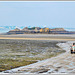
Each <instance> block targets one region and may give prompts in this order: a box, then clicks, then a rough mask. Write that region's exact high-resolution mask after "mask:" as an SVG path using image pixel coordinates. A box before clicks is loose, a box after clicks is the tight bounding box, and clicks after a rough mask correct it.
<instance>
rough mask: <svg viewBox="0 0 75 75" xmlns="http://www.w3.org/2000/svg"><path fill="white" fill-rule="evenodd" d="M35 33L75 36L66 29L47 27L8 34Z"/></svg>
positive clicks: (12, 31)
mask: <svg viewBox="0 0 75 75" xmlns="http://www.w3.org/2000/svg"><path fill="white" fill-rule="evenodd" d="M35 33H40V34H42V33H44V34H75V32H72V31H66V30H65V29H64V28H54V29H50V28H47V27H44V28H41V27H31V28H28V27H25V28H23V29H19V28H16V29H14V30H10V31H9V32H7V34H35Z"/></svg>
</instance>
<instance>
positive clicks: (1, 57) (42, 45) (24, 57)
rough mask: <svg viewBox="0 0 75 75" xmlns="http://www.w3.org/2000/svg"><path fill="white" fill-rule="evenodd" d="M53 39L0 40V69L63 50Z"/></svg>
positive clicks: (49, 56) (43, 57) (18, 65)
mask: <svg viewBox="0 0 75 75" xmlns="http://www.w3.org/2000/svg"><path fill="white" fill-rule="evenodd" d="M57 43H58V42H54V41H33V40H0V71H5V70H9V69H12V68H16V67H20V66H25V65H29V64H32V63H35V62H37V61H38V60H44V59H47V58H51V57H54V56H56V55H58V54H60V53H63V52H65V51H64V50H62V49H61V48H59V47H58V46H57V45H56V44H57Z"/></svg>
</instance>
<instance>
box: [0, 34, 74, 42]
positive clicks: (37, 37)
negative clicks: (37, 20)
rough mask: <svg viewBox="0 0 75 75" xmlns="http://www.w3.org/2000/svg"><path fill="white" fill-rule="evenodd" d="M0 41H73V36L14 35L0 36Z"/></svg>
mask: <svg viewBox="0 0 75 75" xmlns="http://www.w3.org/2000/svg"><path fill="white" fill-rule="evenodd" d="M0 39H19V40H54V41H56V40H59V41H64V40H65V41H74V40H75V34H14V35H0Z"/></svg>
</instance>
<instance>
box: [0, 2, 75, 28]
mask: <svg viewBox="0 0 75 75" xmlns="http://www.w3.org/2000/svg"><path fill="white" fill-rule="evenodd" d="M0 26H25V27H29V26H30V27H34V26H38V27H49V28H50V27H63V28H67V27H68V28H75V2H29V1H28V2H18V1H17V2H0Z"/></svg>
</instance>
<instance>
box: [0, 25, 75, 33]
mask: <svg viewBox="0 0 75 75" xmlns="http://www.w3.org/2000/svg"><path fill="white" fill-rule="evenodd" d="M24 27H25V26H18V27H17V26H0V34H1V33H6V32H8V31H10V30H13V29H15V28H19V29H23V28H24ZM52 28H55V27H51V29H52ZM64 29H65V30H67V31H75V28H64Z"/></svg>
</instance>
